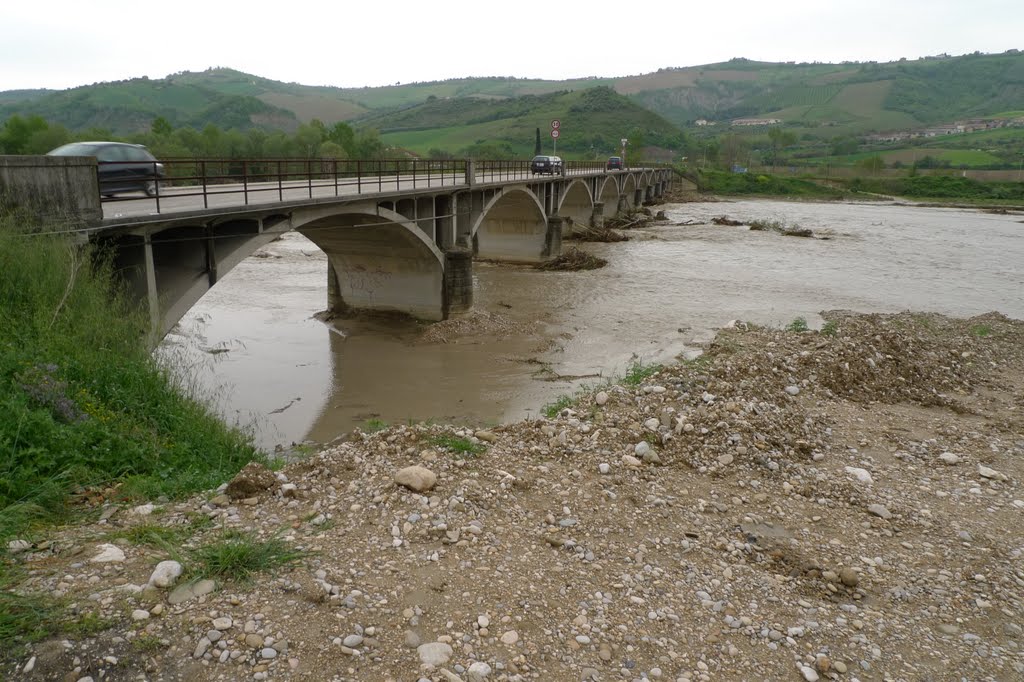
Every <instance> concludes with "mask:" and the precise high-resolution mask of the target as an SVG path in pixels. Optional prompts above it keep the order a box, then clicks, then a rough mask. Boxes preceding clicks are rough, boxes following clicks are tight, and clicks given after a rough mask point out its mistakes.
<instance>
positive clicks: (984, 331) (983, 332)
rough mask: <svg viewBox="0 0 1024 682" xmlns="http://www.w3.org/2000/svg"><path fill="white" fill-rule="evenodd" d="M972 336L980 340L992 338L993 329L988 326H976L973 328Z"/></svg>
mask: <svg viewBox="0 0 1024 682" xmlns="http://www.w3.org/2000/svg"><path fill="white" fill-rule="evenodd" d="M971 335H972V336H977V337H978V338H980V339H983V338H985V337H986V336H991V335H992V327H990V326H988V325H987V324H976V325H974V326H973V327H971Z"/></svg>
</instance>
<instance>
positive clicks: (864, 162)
mask: <svg viewBox="0 0 1024 682" xmlns="http://www.w3.org/2000/svg"><path fill="white" fill-rule="evenodd" d="M857 166H858V167H859V168H862V169H864V170H865V171H867V172H868V173H871V174H873V175H874V174H877V173H878V172H879V171H881V170H882V169H883V168H885V159H883V158H882V157H881V156H879V155H878V154H875V155H874V156H869V157H867V158H864V159H861V160H860V161H858V162H857Z"/></svg>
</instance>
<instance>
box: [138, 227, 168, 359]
mask: <svg viewBox="0 0 1024 682" xmlns="http://www.w3.org/2000/svg"><path fill="white" fill-rule="evenodd" d="M142 258H143V261H144V262H143V267H144V268H145V270H146V302H147V303H148V305H149V328H150V330H151V332H152V333H153V334H154V335H155V337H156V338H157V339H160V338H163V333H164V329H163V324H162V323H161V316H160V297H159V294H158V293H157V289H156V263H155V262H154V261H153V235H152V234H149V233H148V232H147V233H146V236H145V242H144V243H143V249H142ZM152 345H155V344H152Z"/></svg>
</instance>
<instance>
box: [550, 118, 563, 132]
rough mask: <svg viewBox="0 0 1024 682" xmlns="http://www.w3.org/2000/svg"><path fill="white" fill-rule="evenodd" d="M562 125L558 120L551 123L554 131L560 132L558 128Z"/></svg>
mask: <svg viewBox="0 0 1024 682" xmlns="http://www.w3.org/2000/svg"><path fill="white" fill-rule="evenodd" d="M561 125H562V122H561V121H559V120H558V119H557V118H556V119H554V120H553V121H551V129H552V130H558V127H559V126H561Z"/></svg>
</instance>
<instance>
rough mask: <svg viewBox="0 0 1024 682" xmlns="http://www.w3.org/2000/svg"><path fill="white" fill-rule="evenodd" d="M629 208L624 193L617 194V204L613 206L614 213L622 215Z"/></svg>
mask: <svg viewBox="0 0 1024 682" xmlns="http://www.w3.org/2000/svg"><path fill="white" fill-rule="evenodd" d="M628 210H629V202H628V201H626V195H625V194H620V195H619V205H618V206H616V207H615V215H623V214H624V213H626V212H627V211H628Z"/></svg>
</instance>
